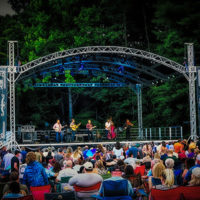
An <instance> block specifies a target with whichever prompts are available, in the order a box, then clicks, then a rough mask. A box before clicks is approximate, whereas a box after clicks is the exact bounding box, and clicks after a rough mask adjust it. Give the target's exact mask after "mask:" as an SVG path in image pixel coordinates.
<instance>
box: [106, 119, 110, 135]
mask: <svg viewBox="0 0 200 200" xmlns="http://www.w3.org/2000/svg"><path fill="white" fill-rule="evenodd" d="M110 128H111V122H110V119H108V120H107V122H106V123H105V133H106V138H108V135H109V134H110Z"/></svg>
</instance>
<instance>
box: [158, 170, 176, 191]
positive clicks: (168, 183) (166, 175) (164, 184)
mask: <svg viewBox="0 0 200 200" xmlns="http://www.w3.org/2000/svg"><path fill="white" fill-rule="evenodd" d="M154 187H155V188H156V189H160V190H167V189H171V188H175V187H177V186H175V185H174V172H173V170H172V169H165V170H164V171H163V173H162V175H161V184H160V185H156V186H154Z"/></svg>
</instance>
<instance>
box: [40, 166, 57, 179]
mask: <svg viewBox="0 0 200 200" xmlns="http://www.w3.org/2000/svg"><path fill="white" fill-rule="evenodd" d="M42 165H43V167H44V169H45V172H46V174H47V177H48V178H51V177H56V174H55V173H54V172H53V171H52V170H50V169H48V164H47V163H42Z"/></svg>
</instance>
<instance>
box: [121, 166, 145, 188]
mask: <svg viewBox="0 0 200 200" xmlns="http://www.w3.org/2000/svg"><path fill="white" fill-rule="evenodd" d="M122 177H123V178H125V179H127V180H129V181H130V183H131V185H132V187H133V188H139V187H141V185H142V179H141V175H140V174H137V175H136V174H134V170H133V167H132V166H131V165H127V166H126V167H125V170H124V174H123V176H122Z"/></svg>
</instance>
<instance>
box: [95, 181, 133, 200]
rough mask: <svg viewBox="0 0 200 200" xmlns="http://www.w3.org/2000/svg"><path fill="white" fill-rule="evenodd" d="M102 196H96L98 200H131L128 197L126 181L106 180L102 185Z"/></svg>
mask: <svg viewBox="0 0 200 200" xmlns="http://www.w3.org/2000/svg"><path fill="white" fill-rule="evenodd" d="M102 187H103V194H100V195H102V196H96V198H97V199H100V200H132V198H131V197H130V196H129V195H128V181H127V180H126V179H124V180H123V179H122V180H115V181H113V180H106V181H103V183H102Z"/></svg>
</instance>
